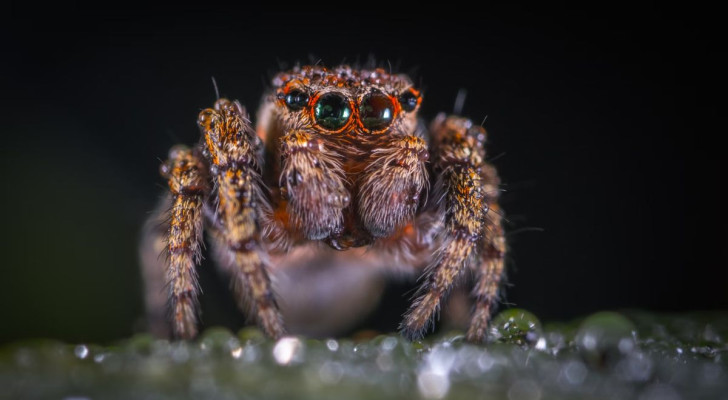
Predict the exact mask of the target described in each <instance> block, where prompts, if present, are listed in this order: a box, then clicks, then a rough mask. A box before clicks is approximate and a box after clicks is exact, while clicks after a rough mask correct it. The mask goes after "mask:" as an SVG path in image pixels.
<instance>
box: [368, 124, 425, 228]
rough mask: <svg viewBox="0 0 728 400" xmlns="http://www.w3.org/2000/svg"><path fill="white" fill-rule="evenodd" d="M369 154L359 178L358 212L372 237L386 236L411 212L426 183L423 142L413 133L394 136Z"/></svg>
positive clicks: (411, 213)
mask: <svg viewBox="0 0 728 400" xmlns="http://www.w3.org/2000/svg"><path fill="white" fill-rule="evenodd" d="M372 157H373V158H374V159H373V161H371V162H370V163H369V165H368V166H367V168H366V170H365V171H364V174H363V175H362V178H361V179H360V182H361V184H360V190H359V196H358V200H359V201H358V206H359V215H360V217H361V220H362V223H363V224H364V226H365V227H366V228H367V230H368V231H369V232H370V233H371V234H372V235H373V236H374V237H387V236H390V235H392V234H393V233H394V232H395V231H396V230H397V229H398V228H400V227H402V226H403V225H405V224H406V223H407V222H409V221H412V220H413V218H414V216H415V212H416V211H417V207H418V206H419V204H420V195H421V194H422V191H423V189H425V187H426V186H427V183H428V182H427V170H426V169H425V162H426V161H427V159H428V158H429V155H428V153H427V144H426V143H425V141H424V140H423V139H422V138H419V137H417V136H412V135H407V136H401V137H394V138H393V139H391V140H390V141H389V143H386V144H384V145H383V146H381V147H377V148H375V149H374V150H372ZM383 204H387V205H388V206H387V207H382V205H383Z"/></svg>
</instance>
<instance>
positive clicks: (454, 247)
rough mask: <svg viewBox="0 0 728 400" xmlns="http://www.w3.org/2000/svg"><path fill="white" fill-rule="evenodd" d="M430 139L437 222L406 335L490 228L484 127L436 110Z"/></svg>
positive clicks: (419, 329)
mask: <svg viewBox="0 0 728 400" xmlns="http://www.w3.org/2000/svg"><path fill="white" fill-rule="evenodd" d="M432 141H433V143H432V156H433V168H432V169H433V171H434V173H435V174H437V181H436V187H435V191H434V193H433V196H432V199H433V203H434V204H432V206H433V207H436V209H437V214H438V215H439V216H440V218H441V221H442V223H441V224H434V225H433V226H438V227H439V229H440V232H439V240H438V241H437V243H439V249H438V250H437V251H436V252H435V257H434V261H433V262H432V263H431V264H430V265H429V266H428V267H427V268H426V272H425V278H424V282H423V283H422V286H421V287H420V289H419V291H418V293H417V296H416V299H415V301H414V302H413V304H412V306H411V307H410V309H409V311H408V312H407V313H406V314H405V319H404V321H403V322H402V324H401V326H400V329H401V330H402V331H403V333H404V334H405V335H406V336H408V337H410V338H418V337H421V336H422V335H423V334H424V332H425V330H426V329H427V328H428V327H429V325H430V323H431V322H432V319H433V317H434V315H435V314H436V312H437V311H438V310H439V308H440V305H441V302H442V299H443V297H444V296H445V295H447V293H448V292H449V291H450V290H451V289H452V287H453V285H454V283H455V282H456V281H457V279H458V278H459V277H460V276H461V275H462V272H463V271H465V270H467V269H468V268H471V267H472V266H473V265H474V264H475V263H476V262H477V260H478V259H479V258H480V257H482V256H483V253H484V252H483V249H482V244H481V243H482V241H483V238H484V237H486V235H487V234H488V230H489V228H490V226H489V224H488V222H487V221H488V218H487V217H489V216H490V215H489V214H490V210H489V206H490V203H489V200H491V199H490V198H489V197H488V190H489V184H490V183H489V182H487V181H486V179H484V178H485V177H484V176H483V171H484V168H486V167H487V164H485V162H484V157H485V150H484V148H483V144H484V142H485V130H483V128H481V127H480V126H473V125H472V123H471V121H469V120H467V119H464V118H460V117H447V118H446V117H445V116H444V115H442V116H439V117H438V118H437V119H436V120H435V121H434V122H433V126H432ZM484 279H486V278H484ZM496 287H497V282H496ZM481 310H482V309H481ZM483 311H484V310H483ZM486 321H487V318H486Z"/></svg>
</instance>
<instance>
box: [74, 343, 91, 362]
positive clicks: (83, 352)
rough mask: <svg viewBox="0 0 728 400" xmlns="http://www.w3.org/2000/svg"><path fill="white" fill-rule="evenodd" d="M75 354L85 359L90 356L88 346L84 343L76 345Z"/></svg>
mask: <svg viewBox="0 0 728 400" xmlns="http://www.w3.org/2000/svg"><path fill="white" fill-rule="evenodd" d="M73 354H75V355H76V357H78V358H80V359H82V360H83V359H85V358H86V357H88V347H86V345H84V344H80V345H78V346H76V348H75V349H73Z"/></svg>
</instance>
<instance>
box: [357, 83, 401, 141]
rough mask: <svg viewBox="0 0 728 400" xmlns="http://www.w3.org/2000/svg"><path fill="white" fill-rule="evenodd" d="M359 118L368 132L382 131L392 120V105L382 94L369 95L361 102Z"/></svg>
mask: <svg viewBox="0 0 728 400" xmlns="http://www.w3.org/2000/svg"><path fill="white" fill-rule="evenodd" d="M359 117H360V118H361V123H362V125H364V128H366V129H368V130H370V131H378V130H381V129H384V128H386V127H387V126H389V124H390V123H391V122H392V118H394V103H393V102H392V100H391V99H390V98H389V97H387V95H385V94H384V93H381V92H373V93H369V94H368V95H366V96H365V97H364V99H362V101H361V105H360V106H359Z"/></svg>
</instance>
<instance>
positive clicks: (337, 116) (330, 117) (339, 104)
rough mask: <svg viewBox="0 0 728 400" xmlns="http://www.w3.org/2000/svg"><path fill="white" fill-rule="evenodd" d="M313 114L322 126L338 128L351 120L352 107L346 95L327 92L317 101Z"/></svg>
mask: <svg viewBox="0 0 728 400" xmlns="http://www.w3.org/2000/svg"><path fill="white" fill-rule="evenodd" d="M313 116H314V118H315V119H316V123H317V124H319V125H320V126H321V127H323V128H325V129H330V130H338V129H341V128H343V127H344V125H346V123H347V122H349V117H351V107H349V101H348V100H347V99H346V98H345V97H344V96H342V95H340V94H337V93H326V94H324V95H322V96H321V97H319V99H318V101H316V104H315V105H314V108H313Z"/></svg>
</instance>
